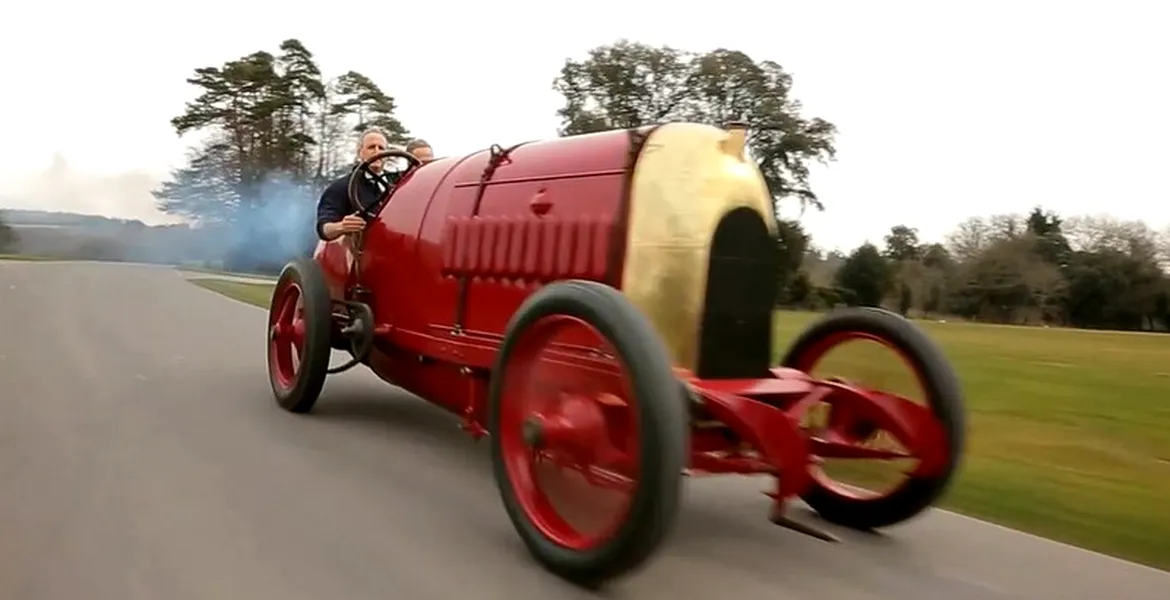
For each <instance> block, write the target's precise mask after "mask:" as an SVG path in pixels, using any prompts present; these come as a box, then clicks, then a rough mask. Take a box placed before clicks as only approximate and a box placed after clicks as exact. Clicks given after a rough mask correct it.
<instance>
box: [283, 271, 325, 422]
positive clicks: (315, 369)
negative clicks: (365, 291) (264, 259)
mask: <svg viewBox="0 0 1170 600" xmlns="http://www.w3.org/2000/svg"><path fill="white" fill-rule="evenodd" d="M289 283H295V284H297V285H298V286H300V288H301V298H302V303H303V307H304V319H305V348H304V353H303V355H302V356H301V357H300V368H299V369H298V370H297V374H296V379H295V381H294V382H293V384H292V385H291V386H289V387H287V388H285V387H283V386H281V385H280V383H279V380H278V379H277V376H276V373H274V372H273V369H274V367H273V364H272V363H273V361H272V357H271V356H269V360H268V381H269V383H270V384H271V386H272V393H273V395H274V396H275V397H276V403H277V404H278V405H279V406H280V407H281V408H283V409H285V410H287V411H289V412H294V413H306V412H309V411H310V410H312V409H313V405H314V404H316V403H317V398H318V397H319V396H320V395H321V388H322V387H323V386H324V385H325V375H326V371H327V370H328V369H329V359H330V355H331V354H332V348H331V343H330V338H331V337H332V331H333V313H332V303H333V301H332V299H331V298H330V296H329V288H328V286H327V285H326V283H325V276H324V275H323V274H322V273H321V268H320V267H318V266H317V263H315V262H313V261H311V260H308V259H303V258H298V259H296V260H294V261H292V262H290V263H288V264H287V265H285V266H284V269H283V270H281V272H280V277H279V278H278V279H277V281H276V287H275V289H274V293H273V295H272V301H271V304H270V305H269V307H268V312H269V315H270V316H269V323H270V325H269V326H270V327H271V314H272V312H273V311H274V310H279V307H277V306H276V305H275V304H276V302H277V301H278V299H279V298H280V296H281V294H280V291H281V290H282V289H284V287H285V286H287V285H288V284H289ZM268 352H269V353H270V354H271V352H272V344H268Z"/></svg>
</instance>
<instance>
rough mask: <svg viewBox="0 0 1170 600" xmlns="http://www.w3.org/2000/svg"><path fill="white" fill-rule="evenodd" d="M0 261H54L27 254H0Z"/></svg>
mask: <svg viewBox="0 0 1170 600" xmlns="http://www.w3.org/2000/svg"><path fill="white" fill-rule="evenodd" d="M0 260H26V261H27V260H56V259H53V258H47V257H44V256H32V255H28V254H0Z"/></svg>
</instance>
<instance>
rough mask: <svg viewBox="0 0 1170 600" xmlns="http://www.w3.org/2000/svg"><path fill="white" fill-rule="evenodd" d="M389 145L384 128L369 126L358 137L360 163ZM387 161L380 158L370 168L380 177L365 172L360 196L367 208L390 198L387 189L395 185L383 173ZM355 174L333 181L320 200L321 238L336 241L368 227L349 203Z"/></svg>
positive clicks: (318, 220) (318, 221) (318, 212)
mask: <svg viewBox="0 0 1170 600" xmlns="http://www.w3.org/2000/svg"><path fill="white" fill-rule="evenodd" d="M387 146H389V143H388V142H387V138H386V134H385V133H383V132H382V130H381V129H367V130H366V131H364V132H363V133H362V135H361V137H359V138H358V147H357V162H358V164H361V162H362V161H364V160H366V159H367V158H369V157H371V156H373V155H375V154H377V153H379V152H384V151H385V150H386V148H387ZM384 162H385V161H384V160H379V161H376V162H374V163H373V164H371V165H370V171H372V172H373V173H375V174H376V175H378V176H377V177H375V176H373V175H370V174H369V173H365V174H364V175H365V176H364V177H363V178H362V179H361V181H360V182H359V183H358V186H357V195H358V198H357V199H358V201H359V202H361V205H362V206H364V207H367V208H373V207H374V205H376V204H377V203H378V202H379V201H381V200H382V199H383V198H385V197H386V192H387V190H389V189H390V187H391V185H392V184H391V182H390V180H389V179H388V178H387V177H386V174H385V173H383V172H382V167H383V163H384ZM351 173H352V172H351ZM351 173H346V174H345V175H344V176H342V177H341V178H340V179H337V180H336V181H334V182H333V183H331V184H329V187H327V188H325V191H324V192H322V193H321V199H320V200H318V201H317V237H319V238H321V239H322V240H325V241H326V242H329V241H333V240H335V239H337V238H339V237H341V236H343V235H345V234H347V233H358V232H360V231H362V229H364V228H365V226H366V220H365V219H364V218H362V217H361V216H360V215H359V214H358V213H357V212H355V211H354V209H353V206H351V205H350V203H349V191H348V188H349V177H350V174H351Z"/></svg>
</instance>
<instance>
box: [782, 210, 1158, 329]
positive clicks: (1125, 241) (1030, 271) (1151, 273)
mask: <svg viewBox="0 0 1170 600" xmlns="http://www.w3.org/2000/svg"><path fill="white" fill-rule="evenodd" d="M786 226H787V229H788V236H787V239H789V240H792V242H790V243H791V245H790V246H789V247H787V248H783V249H781V252H782V253H786V252H797V251H799V252H800V254H801V257H800V259H799V262H796V261H793V262H790V263H788V264H787V265H785V266H783V267H782V268H781V271H782V272H781V281H782V284H783V285H782V290H781V297H780V298H778V304H780V305H786V306H793V307H799V308H810V309H820V308H825V307H828V306H834V305H837V304H848V305H867V306H885V307H887V308H890V309H893V310H897V311H899V312H901V313H902V314H904V315H909V316H922V317H944V316H952V317H960V318H965V319H971V320H977V321H981V322H990V323H1004V324H1018V325H1053V326H1067V327H1078V328H1091V329H1115V330H1146V331H1151V330H1152V331H1166V330H1167V329H1168V327H1170V276H1167V267H1168V266H1170V227H1168V228H1167V229H1166V230H1165V231H1163V232H1161V233H1158V232H1155V231H1154V230H1152V229H1151V228H1150V227H1149V226H1148V225H1147V224H1146V223H1144V222H1142V221H1123V220H1119V219H1114V218H1111V217H1107V216H1092V215H1082V216H1071V217H1069V218H1067V219H1066V218H1062V217H1061V216H1060V215H1057V214H1056V213H1054V212H1051V211H1046V210H1044V209H1043V208H1042V207H1034V208H1033V209H1032V210H1031V211H1030V212H1029V213H1027V214H1024V215H994V216H990V217H971V218H969V219H967V220H965V221H963V222H962V223H960V224H959V225H958V227H957V228H956V229H955V230H954V231H952V232H951V233H950V234H949V235H947V236H946V239H945V240H944V241H942V242H935V243H924V242H922V241H920V240H919V239H918V232H917V230H915V229H914V228H912V227H909V226H907V225H897V226H894V227H892V228H890V231H889V233H888V234H886V235H885V236H884V239H883V240H882V241H881V243H879V244H874V243H870V242H866V243H863V244H862V245H860V246H858V247H857V248H856V249H854V250H853V251H851V252H849V253H848V254H843V253H840V252H828V253H826V252H823V251H820V250H818V249H816V248H815V247H814V246H813V245H812V244H811V239H810V238H809V236H807V235H804V234H803V232H802V230H801V229H800V226H799V223H794V222H789V223H786Z"/></svg>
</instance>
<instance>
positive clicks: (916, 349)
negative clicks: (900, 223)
mask: <svg viewBox="0 0 1170 600" xmlns="http://www.w3.org/2000/svg"><path fill="white" fill-rule="evenodd" d="M846 331H854V332H859V333H866V334H869V335H872V336H874V337H877V338H879V339H882V340H884V341H886V342H887V343H889V344H890V345H891V346H893V347H894V348H895V349H897V350H898V352H900V353H901V354H902V356H903V357H905V358H906V360H907V361H908V362H909V363H910V364H911V365H912V366H913V367H914V369H915V371H916V372H917V374H918V376H919V378H920V379H921V381H922V383H923V387H924V388H925V392H926V396H927V402H928V404H929V406H930V408H931V410H932V411H933V412H934V414H935V416H936V417H937V418H938V420H939V421H940V422H941V423H942V425H943V431H944V433H945V435H946V444H947V449H948V456H947V462H946V465H945V468H944V469H943V471H942V472H941V474H940V475H938V476H936V477H908V478H907V479H906V480H905V481H904V482H903V483H902V484H901V485H900V486H899V487H897V488H895V489H894V490H892V491H891V492H890V493H888V494H886V495H883V496H879V497H876V498H866V499H857V498H850V497H847V496H843V495H841V494H838V493H836V492H834V491H833V490H831V489H828V488H826V487H825V486H823V485H821V484H820V483H816V482H814V484H813V487H812V489H811V490H810V491H809V492H808V493H807V494H805V495H804V496H803V497H802V499H803V500H804V501H805V503H807V504H808V505H809V506H810V507H811V508H812V509H813V510H815V511H817V513H819V514H820V515H821V517H822V518H824V519H825V520H826V521H829V522H831V523H836V524H838V525H842V526H845V527H851V528H855V529H863V530H867V529H877V528H881V527H888V526H890V525H894V524H897V523H901V522H903V521H906V520H907V519H910V518H912V517H914V516H916V515H918V514H919V513H921V512H922V511H923V510H925V509H927V508H928V507H930V506H931V505H932V504H934V503H935V501H937V500H938V498H939V497H940V496H942V494H943V493H944V492H945V491H946V490H947V488H948V487H949V486H950V483H951V481H952V480H953V478H954V475H955V473H956V471H957V470H958V467H959V464H960V461H961V458H962V455H963V450H964V446H965V443H966V415H965V409H964V407H963V393H962V388H961V386H960V384H959V378H958V376H956V375H955V371H954V369H953V368H952V367H951V364H950V362H949V361H948V360H947V358H946V356H945V354H943V351H942V349H941V348H939V347H938V345H937V344H935V343H934V341H933V340H931V339H930V337H928V336H927V335H926V334H925V333H924V332H923V331H922V330H921V329H919V328H918V327H917V326H915V325H914V324H913V323H911V322H910V321H909V320H907V319H905V318H903V317H902V316H901V315H898V314H896V313H893V312H890V311H886V310H882V309H878V308H848V309H843V310H839V311H835V312H832V313H830V314H828V315H826V316H825V317H823V318H821V319H820V320H819V321H817V322H815V323H813V324H812V325H810V326H809V327H808V328H807V329H805V330H804V331H803V332H802V333H801V334H800V336H799V337H797V339H796V340H795V341H794V342H793V343H792V345H791V347H790V348H789V349H788V352H787V354H786V355H785V356H784V360H783V361H782V363H781V364H782V365H783V366H785V367H791V368H796V367H797V366H798V365H799V364H800V363H801V357H802V355H803V354H804V353H806V352H808V351H809V350H810V348H811V347H812V346H813V345H816V344H818V343H819V342H820V341H821V340H823V339H824V338H825V337H827V336H831V335H836V334H840V333H842V332H846Z"/></svg>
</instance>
